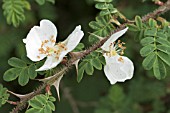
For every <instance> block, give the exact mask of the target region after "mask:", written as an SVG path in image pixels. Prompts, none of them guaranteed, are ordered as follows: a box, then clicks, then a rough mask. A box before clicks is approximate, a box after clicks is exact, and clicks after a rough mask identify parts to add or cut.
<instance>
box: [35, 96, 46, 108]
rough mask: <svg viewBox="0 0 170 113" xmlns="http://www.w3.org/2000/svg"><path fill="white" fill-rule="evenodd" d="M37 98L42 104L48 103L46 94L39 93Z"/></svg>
mask: <svg viewBox="0 0 170 113" xmlns="http://www.w3.org/2000/svg"><path fill="white" fill-rule="evenodd" d="M35 100H37V101H38V102H40V103H41V104H42V105H44V104H46V103H47V100H48V99H47V97H46V96H45V95H42V94H41V95H37V96H36V97H35Z"/></svg>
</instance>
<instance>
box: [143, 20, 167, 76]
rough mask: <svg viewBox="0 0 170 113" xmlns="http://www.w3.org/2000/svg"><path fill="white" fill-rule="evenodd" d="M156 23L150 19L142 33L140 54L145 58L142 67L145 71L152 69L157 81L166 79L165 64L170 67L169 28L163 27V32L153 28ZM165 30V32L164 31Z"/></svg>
mask: <svg viewBox="0 0 170 113" xmlns="http://www.w3.org/2000/svg"><path fill="white" fill-rule="evenodd" d="M156 26H158V25H157V22H156V21H155V20H153V19H150V20H149V22H148V26H147V29H145V32H144V38H143V39H142V40H141V41H140V42H141V44H142V46H144V47H143V48H141V50H140V54H141V56H143V57H146V58H145V59H144V60H143V63H142V64H143V67H144V68H145V69H146V70H151V69H152V68H153V72H154V75H155V77H156V78H157V79H163V78H165V77H166V74H167V72H166V66H165V65H166V64H167V65H168V66H170V59H169V56H170V42H169V40H168V35H167V34H168V31H167V30H169V28H168V27H166V26H165V28H164V30H162V29H160V28H155V27H156ZM165 29H166V30H165Z"/></svg>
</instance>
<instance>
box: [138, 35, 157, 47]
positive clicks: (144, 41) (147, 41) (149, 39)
mask: <svg viewBox="0 0 170 113" xmlns="http://www.w3.org/2000/svg"><path fill="white" fill-rule="evenodd" d="M153 42H154V38H153V37H145V38H143V39H142V40H141V41H140V43H141V45H142V46H146V45H148V44H151V43H153Z"/></svg>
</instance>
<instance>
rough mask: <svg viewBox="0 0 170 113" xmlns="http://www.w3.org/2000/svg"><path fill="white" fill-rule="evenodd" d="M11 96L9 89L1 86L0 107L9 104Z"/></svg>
mask: <svg viewBox="0 0 170 113" xmlns="http://www.w3.org/2000/svg"><path fill="white" fill-rule="evenodd" d="M9 96H10V95H9V94H8V93H7V89H6V88H4V87H3V86H2V85H1V84H0V107H1V106H2V105H4V104H5V103H6V102H7V100H8V98H9Z"/></svg>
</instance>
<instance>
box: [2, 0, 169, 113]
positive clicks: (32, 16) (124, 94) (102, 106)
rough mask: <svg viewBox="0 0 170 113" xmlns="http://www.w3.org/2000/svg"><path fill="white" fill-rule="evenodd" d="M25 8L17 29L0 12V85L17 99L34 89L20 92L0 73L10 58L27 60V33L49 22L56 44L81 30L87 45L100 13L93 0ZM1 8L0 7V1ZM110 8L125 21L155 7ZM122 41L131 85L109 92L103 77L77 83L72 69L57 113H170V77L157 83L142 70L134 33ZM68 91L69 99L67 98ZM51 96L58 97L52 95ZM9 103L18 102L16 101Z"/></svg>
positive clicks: (118, 1)
mask: <svg viewBox="0 0 170 113" xmlns="http://www.w3.org/2000/svg"><path fill="white" fill-rule="evenodd" d="M29 2H30V3H31V11H26V12H25V14H26V20H25V21H24V22H23V23H22V24H21V25H20V26H19V27H18V28H14V27H13V26H9V25H7V24H6V20H5V17H4V16H3V12H2V9H0V75H1V76H0V83H2V84H3V85H4V86H5V87H7V88H8V89H9V90H12V91H13V92H16V93H20V94H25V93H28V92H31V91H32V90H33V89H34V88H36V86H37V85H38V83H37V82H36V81H31V82H30V83H29V84H27V85H26V86H24V87H21V86H19V85H18V83H17V81H13V82H4V81H3V73H4V72H5V71H6V70H7V69H8V68H9V66H8V63H7V61H8V59H9V58H10V57H13V56H16V57H20V56H21V55H23V54H25V48H24V44H23V42H22V39H23V38H25V37H26V35H27V33H28V32H29V30H30V29H31V28H32V27H33V26H34V25H38V24H39V21H40V20H41V19H49V20H51V21H52V22H54V23H55V25H56V26H57V29H58V37H57V41H62V40H64V39H65V38H66V37H67V36H68V35H69V34H70V33H71V32H72V30H73V29H74V27H75V26H76V25H79V24H80V25H82V29H83V31H84V32H85V37H84V39H83V40H82V42H83V43H84V44H85V45H89V44H88V32H91V29H90V28H89V26H88V23H89V22H90V21H92V20H94V19H95V16H96V15H97V14H98V12H99V11H98V10H97V9H95V8H94V1H93V0H56V3H55V5H53V4H51V3H48V2H46V3H45V4H44V5H42V6H40V5H38V4H37V3H36V2H35V1H34V0H29ZM0 4H1V5H2V1H0ZM113 5H114V6H115V7H116V8H118V10H120V11H121V12H122V13H123V14H124V15H125V16H126V17H127V18H128V19H133V18H134V17H135V16H136V15H140V16H142V15H145V14H146V13H147V12H150V11H153V10H154V9H155V8H157V7H158V6H156V5H155V4H154V3H153V2H151V0H148V1H146V2H144V3H143V2H142V0H128V1H127V0H113ZM169 14H170V13H166V14H165V15H164V16H163V17H165V18H166V19H167V20H168V19H169V18H170V15H169ZM122 40H123V41H124V42H126V47H127V49H126V51H125V55H126V56H128V57H129V58H130V59H131V60H132V61H133V62H134V65H135V74H134V77H133V79H132V80H129V81H126V82H124V83H117V84H116V85H113V86H111V85H110V83H109V81H108V80H107V78H106V77H105V75H104V73H103V71H95V73H94V74H93V76H87V75H85V77H84V78H83V80H82V81H81V82H80V83H77V81H76V73H75V69H72V70H70V71H69V72H68V73H67V75H66V76H64V78H63V79H62V81H61V87H60V96H61V101H60V102H59V101H58V100H57V102H56V111H55V113H170V83H169V82H170V77H169V76H167V77H166V78H165V79H164V80H161V81H159V80H157V79H155V78H154V76H153V72H152V71H145V70H144V69H143V67H142V66H141V62H142V57H141V56H140V54H139V50H140V48H141V45H140V44H139V42H138V40H137V39H136V38H135V34H134V33H133V32H128V33H127V34H126V36H124V37H123V38H122ZM168 71H169V72H170V70H168ZM33 84H35V85H33ZM68 89H69V90H70V93H67V91H68ZM52 90H53V91H52V92H53V94H54V95H56V92H55V89H54V88H52ZM67 94H69V96H71V97H68V96H67ZM56 97H57V95H56ZM70 98H72V99H73V102H75V103H76V108H78V110H79V112H74V111H73V109H74V110H75V106H74V107H73V104H72V103H71V102H70ZM10 99H13V100H17V98H14V97H11V98H10ZM13 107H14V106H11V105H4V106H3V107H1V108H0V113H2V112H3V113H8V112H9V111H10V110H11V109H12V108H13ZM23 112H24V111H23Z"/></svg>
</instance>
